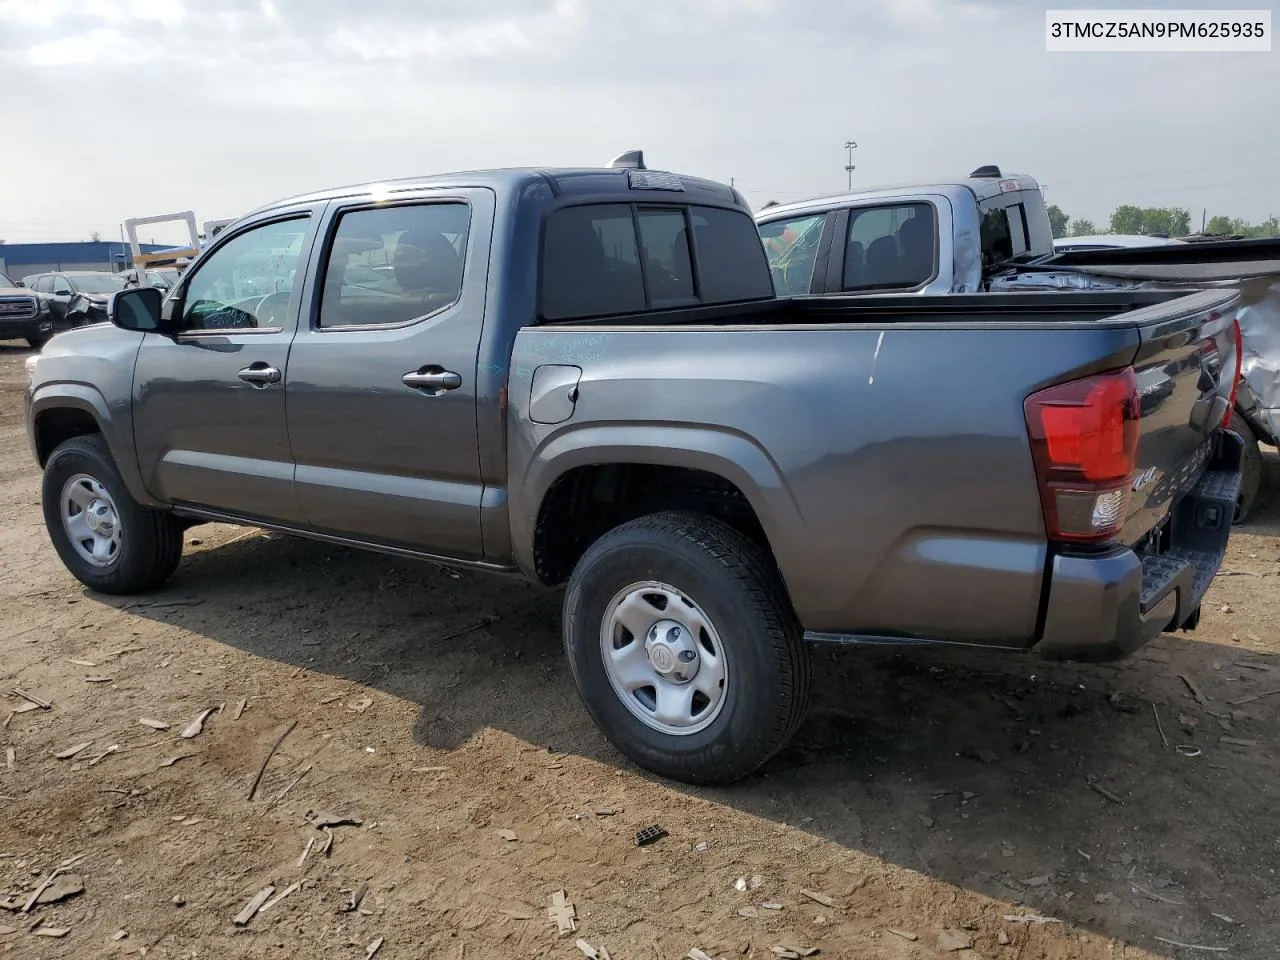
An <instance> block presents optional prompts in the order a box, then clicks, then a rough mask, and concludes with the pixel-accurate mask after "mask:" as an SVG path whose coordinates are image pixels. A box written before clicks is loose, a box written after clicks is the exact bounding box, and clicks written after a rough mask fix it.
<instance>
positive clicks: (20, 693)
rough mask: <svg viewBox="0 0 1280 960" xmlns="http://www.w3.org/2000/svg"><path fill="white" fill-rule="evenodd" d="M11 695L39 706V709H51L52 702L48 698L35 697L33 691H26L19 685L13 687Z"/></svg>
mask: <svg viewBox="0 0 1280 960" xmlns="http://www.w3.org/2000/svg"><path fill="white" fill-rule="evenodd" d="M13 695H14V696H15V697H20V698H21V699H23V700H26V701H27V702H28V703H30V704H32V705H34V706H36V707H39V708H40V709H41V710H52V709H53V704H52V703H50V702H49V701H48V700H44V699H41V698H40V697H37V696H36V695H35V694H34V693H28V692H27V691H26V690H23V689H22V688H21V687H14V688H13Z"/></svg>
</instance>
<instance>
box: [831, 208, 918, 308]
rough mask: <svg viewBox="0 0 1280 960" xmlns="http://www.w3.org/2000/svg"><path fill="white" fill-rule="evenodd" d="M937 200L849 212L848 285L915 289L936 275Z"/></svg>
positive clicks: (845, 287)
mask: <svg viewBox="0 0 1280 960" xmlns="http://www.w3.org/2000/svg"><path fill="white" fill-rule="evenodd" d="M937 235H938V226H937V218H936V217H935V216H934V210H933V204H930V203H900V204H893V205H888V206H882V207H861V208H856V207H855V208H854V209H852V210H850V211H849V233H848V236H847V237H846V240H845V251H844V284H843V287H844V289H845V290H893V289H911V288H913V287H918V286H921V285H922V284H924V283H927V282H928V281H929V280H930V279H931V278H932V277H933V276H934V274H935V272H936V271H935V269H934V260H935V249H936V245H935V239H936V238H937Z"/></svg>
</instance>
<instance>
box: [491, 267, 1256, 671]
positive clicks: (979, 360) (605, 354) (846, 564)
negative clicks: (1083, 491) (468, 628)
mask: <svg viewBox="0 0 1280 960" xmlns="http://www.w3.org/2000/svg"><path fill="white" fill-rule="evenodd" d="M1237 301H1238V295H1237V294H1236V292H1235V291H1234V290H1219V291H1199V292H1193V293H1185V292H1170V291H1127V290H1126V291H1111V292H1102V293H1078V292H1071V293H1056V292H1049V293H1026V294H1023V293H1017V294H977V295H960V296H936V297H918V296H913V297H894V296H884V297H865V296H857V297H848V298H841V297H805V298H795V299H790V300H779V301H769V302H762V303H757V304H749V305H742V304H739V305H736V306H731V307H716V308H709V309H705V308H704V309H683V310H672V311H664V312H661V313H651V314H648V315H645V316H637V317H625V316H615V317H612V318H608V319H604V320H600V321H596V322H588V323H577V324H572V325H554V326H544V327H532V328H525V329H524V330H522V331H521V332H520V334H519V335H518V337H517V340H516V345H515V351H514V354H513V359H512V367H513V371H514V373H515V376H516V378H517V379H516V380H515V381H513V386H512V389H511V396H512V405H513V414H514V415H515V416H516V417H517V421H516V422H517V423H518V424H519V427H518V428H516V430H515V432H516V434H518V435H519V439H518V441H517V442H515V443H514V444H513V448H514V450H515V451H516V455H515V456H514V458H513V462H512V464H511V465H510V470H511V476H510V484H511V486H510V489H511V496H512V504H513V510H512V513H513V516H520V515H522V514H525V513H526V512H528V511H529V509H530V508H529V507H528V505H527V504H525V503H524V499H525V498H526V497H527V498H529V499H531V500H534V501H535V502H536V499H537V497H538V496H539V492H540V491H541V490H543V489H545V487H546V485H547V484H549V483H550V482H551V480H552V479H553V476H552V475H553V474H554V472H555V471H556V469H557V467H556V465H555V464H556V462H557V461H560V458H561V457H562V456H567V457H568V458H569V461H567V462H574V463H576V462H578V460H579V458H583V457H591V456H601V455H608V456H621V455H622V454H621V453H617V452H616V450H617V449H618V448H625V451H626V456H628V457H632V458H641V459H642V460H643V461H648V462H653V463H659V464H660V463H663V462H666V461H665V460H664V457H666V456H667V455H668V454H667V453H666V451H669V450H671V449H677V448H679V449H688V448H689V447H690V446H693V447H695V448H696V449H698V450H700V451H702V453H701V454H700V456H702V462H704V463H705V466H704V469H705V470H706V471H707V472H708V473H716V474H718V475H721V476H725V477H726V478H727V479H728V480H730V481H731V482H732V483H734V484H735V485H736V486H738V487H739V488H740V489H743V490H752V491H755V492H754V493H753V494H752V496H754V497H755V498H756V499H755V502H753V503H752V507H753V510H754V511H755V513H756V515H757V516H758V517H759V518H760V521H761V524H762V526H763V527H764V530H765V533H766V534H767V536H768V541H769V543H770V545H771V547H772V549H773V551H774V555H775V558H776V560H777V562H778V564H779V568H780V570H781V571H782V573H783V576H784V578H785V581H786V583H787V587H788V590H789V591H790V593H791V596H792V600H793V602H794V603H795V606H796V609H797V612H798V613H799V615H800V617H801V620H802V622H803V623H804V625H805V627H806V628H807V629H808V630H809V631H810V632H811V633H812V634H814V635H815V636H817V635H836V634H839V635H845V634H848V635H861V636H907V637H918V638H923V639H929V640H950V641H960V642H969V643H981V644H992V645H1002V646H1015V647H1029V646H1031V645H1033V644H1034V643H1036V642H1037V639H1038V637H1040V636H1041V634H1042V631H1043V629H1044V622H1043V616H1044V609H1045V608H1044V603H1045V602H1046V600H1045V598H1046V594H1047V580H1046V571H1048V570H1049V569H1050V568H1051V567H1052V565H1053V564H1054V563H1055V562H1057V561H1058V560H1059V558H1061V557H1063V556H1066V555H1069V554H1071V553H1072V551H1075V552H1079V551H1080V550H1081V549H1084V550H1085V551H1086V552H1087V551H1088V550H1096V549H1097V548H1094V547H1088V546H1086V547H1083V548H1082V547H1079V546H1075V547H1073V546H1072V545H1070V544H1063V543H1058V542H1055V541H1054V540H1053V538H1052V537H1050V536H1049V534H1048V532H1047V528H1046V520H1045V512H1044V510H1045V508H1044V505H1043V504H1042V500H1041V496H1040V492H1039V489H1040V488H1039V482H1038V480H1037V466H1036V463H1035V459H1034V457H1033V452H1032V449H1031V446H1030V443H1029V439H1028V420H1027V413H1026V411H1025V410H1024V403H1025V402H1026V401H1027V399H1028V397H1030V396H1031V395H1033V394H1035V393H1037V392H1038V391H1042V390H1044V389H1046V388H1050V387H1053V386H1054V385H1058V384H1062V383H1064V382H1067V381H1074V380H1079V379H1080V378H1086V377H1091V376H1094V375H1097V374H1102V373H1105V372H1108V371H1117V370H1121V369H1124V368H1126V367H1130V366H1131V367H1132V368H1133V372H1134V375H1135V377H1136V379H1137V390H1138V392H1139V394H1140V404H1141V416H1140V420H1139V428H1140V436H1139V441H1138V448H1137V454H1136V465H1135V470H1134V473H1133V477H1134V481H1133V482H1134V484H1135V486H1136V489H1135V490H1134V491H1133V492H1132V495H1131V496H1130V497H1129V499H1128V506H1127V511H1126V513H1125V515H1124V520H1123V524H1122V528H1121V530H1120V531H1119V534H1118V536H1117V538H1116V541H1117V543H1118V544H1119V545H1120V546H1122V547H1125V548H1129V547H1134V548H1137V549H1147V548H1151V549H1153V550H1159V549H1163V547H1161V545H1160V544H1159V543H1157V541H1158V540H1159V538H1160V537H1161V536H1162V535H1163V534H1162V530H1163V529H1164V528H1163V527H1162V524H1164V522H1165V520H1166V518H1167V517H1168V516H1169V515H1170V511H1171V508H1172V506H1173V504H1174V503H1175V502H1176V501H1178V500H1180V499H1182V498H1184V497H1186V496H1187V495H1188V494H1189V492H1190V491H1192V490H1193V489H1194V488H1195V487H1196V485H1197V484H1198V483H1200V482H1201V480H1202V478H1203V475H1204V472H1205V468H1206V463H1207V462H1208V460H1209V456H1210V450H1209V448H1210V446H1211V443H1212V437H1213V436H1214V435H1215V434H1216V432H1217V428H1218V427H1219V425H1220V424H1221V422H1222V418H1223V415H1224V413H1225V411H1226V408H1227V403H1228V397H1229V394H1230V391H1231V383H1230V380H1231V375H1230V372H1229V368H1230V367H1231V365H1232V364H1234V361H1235V345H1234V336H1233V333H1234V328H1233V320H1234V309H1235V304H1236V302H1237ZM543 365H553V366H559V365H564V366H568V367H570V368H571V369H579V370H580V371H581V376H580V379H579V380H578V381H577V383H576V387H575V393H574V402H575V406H574V408H573V412H572V415H571V416H570V417H569V419H567V420H565V421H564V422H562V423H558V424H555V425H543V424H538V423H528V422H527V419H526V418H527V407H526V404H527V402H528V396H529V388H528V386H522V385H521V379H522V378H524V377H531V378H532V377H534V375H535V371H537V370H538V369H539V368H540V367H541V366H543ZM1215 418H1216V419H1215ZM605 448H607V449H605ZM526 536H527V537H528V538H529V539H532V534H531V531H523V530H517V531H516V539H517V542H520V541H521V539H522V538H525V537H526ZM1205 562H1206V568H1208V567H1212V568H1213V569H1216V566H1217V562H1216V560H1213V558H1208V559H1207V560H1206V561H1205ZM1169 566H1170V567H1172V566H1174V564H1169ZM1178 566H1179V569H1181V568H1182V565H1178ZM1153 576H1157V579H1158V575H1157V574H1153ZM1154 582H1155V581H1154V580H1153V583H1154ZM1155 589H1160V587H1159V586H1158V585H1157V587H1156V588H1155Z"/></svg>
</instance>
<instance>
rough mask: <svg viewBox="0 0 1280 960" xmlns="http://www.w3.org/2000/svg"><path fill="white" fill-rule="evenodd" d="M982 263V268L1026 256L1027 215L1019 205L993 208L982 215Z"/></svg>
mask: <svg viewBox="0 0 1280 960" xmlns="http://www.w3.org/2000/svg"><path fill="white" fill-rule="evenodd" d="M981 240H982V262H983V265H984V266H990V265H991V264H993V263H1000V262H1001V261H1003V260H1010V259H1012V258H1014V257H1022V256H1026V254H1027V253H1028V251H1029V249H1030V247H1029V244H1028V242H1027V214H1026V209H1025V208H1024V207H1023V206H1022V204H1020V203H1014V204H1010V205H1009V206H1006V207H994V208H991V209H988V210H985V211H984V212H983V214H982V226H981Z"/></svg>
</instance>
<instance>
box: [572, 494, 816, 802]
mask: <svg viewBox="0 0 1280 960" xmlns="http://www.w3.org/2000/svg"><path fill="white" fill-rule="evenodd" d="M643 581H657V582H660V583H664V584H668V585H670V586H671V587H673V588H675V589H676V590H677V591H679V592H680V593H681V594H682V595H684V596H687V597H688V598H689V599H691V600H693V601H694V602H695V603H696V604H697V605H698V606H699V607H701V609H702V610H703V612H704V613H705V615H706V616H707V617H708V619H709V620H710V621H711V622H712V624H714V626H715V630H716V633H718V634H719V638H720V643H721V645H722V646H723V648H724V655H725V661H726V663H727V664H728V667H729V672H728V683H727V686H726V687H725V694H724V697H725V699H724V703H723V706H722V707H721V708H720V712H719V714H718V715H716V716H715V719H714V720H713V721H711V723H710V724H709V725H708V726H706V727H705V729H702V730H699V731H698V732H696V733H690V734H671V733H664V732H662V731H660V730H656V729H654V728H652V727H650V726H649V725H648V724H646V723H645V722H644V721H642V720H641V719H639V718H638V717H637V716H635V714H633V713H632V711H631V710H630V709H628V707H627V706H626V704H625V703H624V702H623V699H622V697H621V695H620V694H618V693H616V692H615V690H614V687H613V685H612V683H611V681H610V679H609V676H608V674H607V673H606V670H605V666H604V655H603V652H602V642H601V631H602V628H603V622H604V617H605V614H606V611H607V608H608V606H609V604H610V602H611V601H612V600H613V598H614V597H615V596H617V595H618V594H619V592H620V591H622V590H624V589H625V588H627V587H628V586H630V585H633V584H637V583H640V582H643ZM564 644H565V652H566V654H567V655H568V658H569V666H570V669H571V670H572V673H573V678H574V682H575V683H576V684H577V687H578V693H579V695H580V696H581V698H582V702H583V704H584V705H585V706H586V708H587V711H588V713H590V714H591V717H592V719H594V720H595V722H596V724H597V725H598V726H599V727H600V729H601V730H602V731H603V732H604V734H605V736H606V737H607V738H608V739H609V741H610V742H611V743H612V744H613V745H614V746H615V747H617V749H618V750H620V751H621V752H622V753H623V754H624V755H625V756H627V757H628V758H630V759H631V760H632V761H634V762H635V763H636V764H638V765H639V766H641V767H643V768H645V769H647V770H651V771H653V772H654V773H657V774H660V775H662V776H665V777H670V778H671V779H673V780H678V781H682V782H684V783H691V784H728V783H732V782H734V781H736V780H740V779H742V778H743V777H746V776H748V775H749V774H751V773H753V772H755V771H756V770H758V769H759V768H760V767H761V766H762V765H763V764H764V763H765V762H766V761H768V760H769V758H770V757H772V756H773V755H774V754H775V753H777V752H778V750H780V749H781V748H782V747H783V745H784V744H785V743H786V742H787V740H788V739H790V737H791V735H792V734H793V733H795V730H796V728H797V727H798V726H799V725H800V722H801V720H803V719H804V714H805V710H806V708H807V706H808V701H809V688H810V685H811V672H810V660H809V654H808V650H807V649H806V648H805V645H804V641H803V638H802V632H801V629H800V625H799V623H798V622H797V621H796V618H795V615H794V613H793V611H792V609H791V604H790V602H789V601H788V599H787V597H786V593H785V591H784V589H783V587H782V583H781V581H780V579H779V576H778V574H777V572H776V571H775V569H774V567H773V564H772V563H771V561H770V559H769V558H768V557H767V556H766V554H765V553H764V551H762V550H761V549H760V548H759V547H757V546H756V545H755V544H753V543H752V542H751V541H750V540H748V539H747V538H746V537H744V536H743V535H742V534H740V533H738V532H737V531H736V530H734V529H733V528H732V527H729V526H727V525H725V524H723V523H721V522H720V521H718V520H713V519H711V518H709V517H705V516H701V515H698V514H689V513H681V512H664V513H657V514H651V515H649V516H645V517H641V518H639V519H637V520H633V521H631V522H629V523H626V524H623V525H622V526H619V527H616V528H615V529H613V530H611V531H609V532H608V533H606V534H605V535H604V536H602V537H601V538H600V539H599V540H597V541H596V542H595V543H594V544H592V545H591V547H590V548H588V550H587V551H586V553H585V554H584V555H583V557H582V559H581V560H580V561H579V562H578V564H577V566H576V568H575V569H574V571H573V575H572V576H571V577H570V580H569V586H568V589H567V590H566V592H565V600H564Z"/></svg>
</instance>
